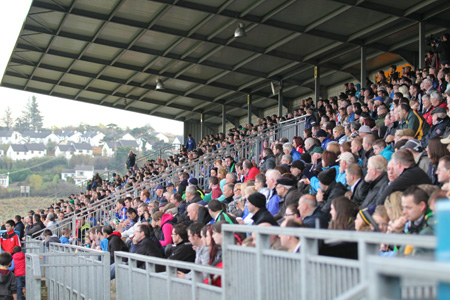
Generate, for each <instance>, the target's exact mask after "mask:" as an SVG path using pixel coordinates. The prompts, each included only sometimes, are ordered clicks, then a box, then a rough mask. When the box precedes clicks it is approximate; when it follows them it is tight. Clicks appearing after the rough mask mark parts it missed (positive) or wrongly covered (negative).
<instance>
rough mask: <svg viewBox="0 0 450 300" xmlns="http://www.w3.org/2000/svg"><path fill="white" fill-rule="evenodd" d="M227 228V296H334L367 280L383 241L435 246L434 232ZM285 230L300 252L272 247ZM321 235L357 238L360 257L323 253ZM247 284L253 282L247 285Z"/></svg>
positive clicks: (334, 240)
mask: <svg viewBox="0 0 450 300" xmlns="http://www.w3.org/2000/svg"><path fill="white" fill-rule="evenodd" d="M236 232H243V233H249V232H251V233H254V234H256V247H255V248H249V247H242V246H236V245H234V239H235V237H234V234H235V233H236ZM222 233H223V261H224V277H223V278H222V284H223V286H225V287H226V289H225V290H224V292H225V295H224V299H230V298H233V299H248V298H249V297H251V298H252V299H257V300H262V299H304V300H306V299H335V298H337V297H339V296H341V295H342V294H344V293H347V292H349V291H351V290H352V289H353V288H355V287H357V286H358V285H360V284H364V283H367V281H368V280H369V271H370V268H371V266H370V262H369V260H368V256H369V255H375V254H378V252H379V247H380V244H381V243H385V244H393V245H398V246H400V245H415V246H417V247H422V248H426V249H434V248H435V247H436V238H435V237H433V236H412V235H397V234H390V235H388V234H383V233H362V232H351V231H334V230H316V229H294V228H276V227H257V226H242V225H224V226H223V227H222ZM280 234H282V235H290V236H296V237H298V238H299V241H300V252H299V253H290V252H284V251H279V250H273V249H271V245H270V240H271V235H275V236H277V235H280ZM321 240H325V243H327V244H329V243H331V242H332V243H333V244H336V243H340V242H346V243H355V244H356V245H357V253H358V259H346V258H338V257H330V256H324V255H320V254H319V244H320V242H321ZM380 260H382V258H380ZM246 286H252V287H254V288H252V289H243V288H242V287H246ZM424 286H429V284H428V283H425V284H424ZM353 292H357V291H353ZM360 293H361V291H359V294H360ZM356 295H358V293H356ZM349 299H355V298H349ZM356 299H357V298H356ZM378 299H381V298H378Z"/></svg>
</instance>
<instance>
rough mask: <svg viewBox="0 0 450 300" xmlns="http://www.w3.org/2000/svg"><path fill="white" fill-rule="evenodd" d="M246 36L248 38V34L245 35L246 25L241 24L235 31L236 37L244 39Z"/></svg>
mask: <svg viewBox="0 0 450 300" xmlns="http://www.w3.org/2000/svg"><path fill="white" fill-rule="evenodd" d="M244 36H247V34H246V33H245V25H244V23H239V24H238V27H237V28H236V30H235V31H234V37H235V38H240V37H244Z"/></svg>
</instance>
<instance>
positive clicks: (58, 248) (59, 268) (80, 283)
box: [25, 244, 111, 300]
mask: <svg viewBox="0 0 450 300" xmlns="http://www.w3.org/2000/svg"><path fill="white" fill-rule="evenodd" d="M25 258H26V284H27V298H28V299H35V300H40V299H41V285H42V280H43V279H44V273H42V268H43V269H44V270H45V280H46V284H47V294H48V299H51V300H53V299H55V300H56V299H58V300H59V299H75V298H76V299H93V300H95V299H104V300H109V299H110V298H111V284H110V256H109V252H103V251H98V250H92V249H88V248H83V247H78V246H72V245H62V244H50V246H49V251H48V252H46V253H26V255H25Z"/></svg>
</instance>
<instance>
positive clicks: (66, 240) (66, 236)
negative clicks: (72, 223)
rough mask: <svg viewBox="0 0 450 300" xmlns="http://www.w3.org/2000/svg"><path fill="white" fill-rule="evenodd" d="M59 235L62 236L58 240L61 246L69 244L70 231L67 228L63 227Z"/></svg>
mask: <svg viewBox="0 0 450 300" xmlns="http://www.w3.org/2000/svg"><path fill="white" fill-rule="evenodd" d="M61 234H62V236H61V237H60V238H59V241H60V242H61V244H70V242H69V236H70V229H69V228H67V227H64V228H63V229H62V230H61Z"/></svg>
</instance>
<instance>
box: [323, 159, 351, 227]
mask: <svg viewBox="0 0 450 300" xmlns="http://www.w3.org/2000/svg"><path fill="white" fill-rule="evenodd" d="M317 178H318V179H319V185H320V189H318V190H317V195H316V198H317V202H319V203H321V204H320V205H321V207H322V213H324V214H325V216H326V217H327V218H328V220H329V219H331V215H330V210H331V201H333V199H334V198H337V197H340V196H344V195H345V193H346V192H347V189H346V188H345V186H344V185H343V184H342V183H340V182H336V180H335V178H336V168H329V169H327V170H325V171H322V172H320V173H319V175H318V176H317Z"/></svg>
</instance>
